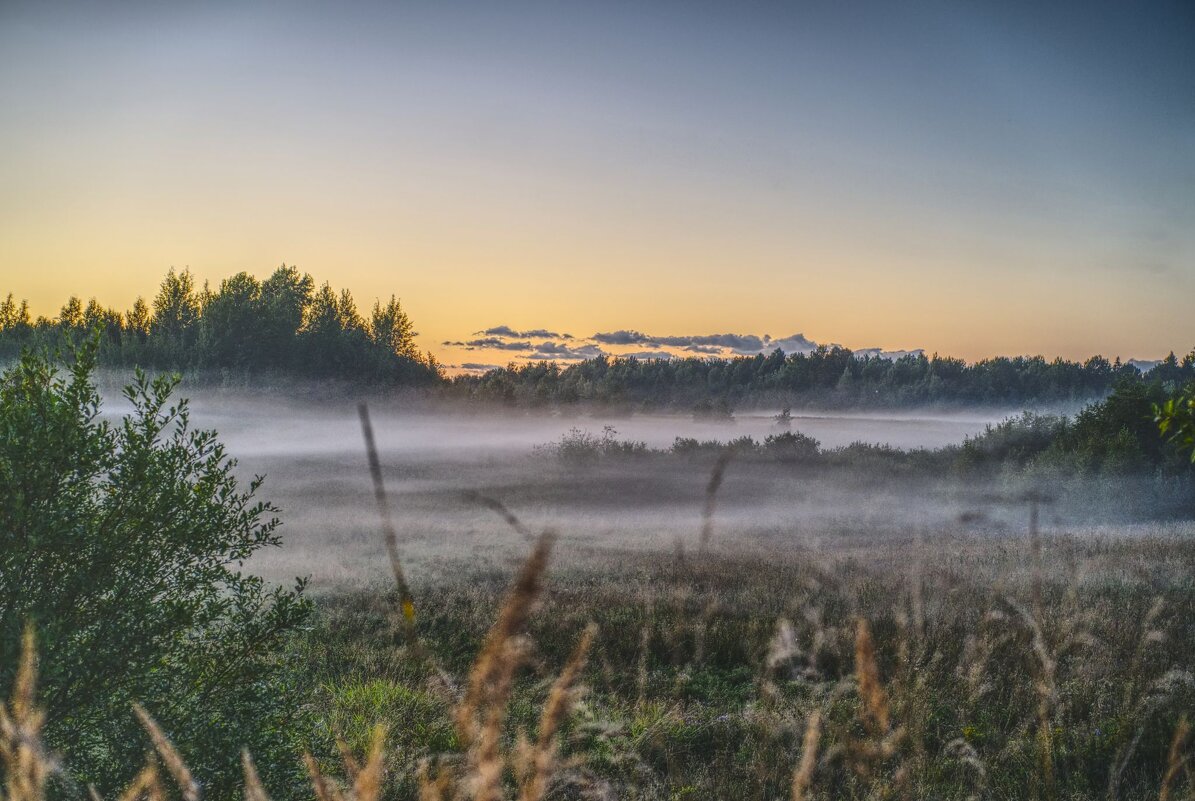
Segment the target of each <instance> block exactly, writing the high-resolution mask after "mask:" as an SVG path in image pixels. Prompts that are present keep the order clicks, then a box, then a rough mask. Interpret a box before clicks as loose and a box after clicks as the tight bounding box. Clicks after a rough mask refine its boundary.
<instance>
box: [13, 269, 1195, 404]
mask: <svg viewBox="0 0 1195 801" xmlns="http://www.w3.org/2000/svg"><path fill="white" fill-rule="evenodd" d="M97 331H98V332H99V334H98V335H99V338H100V346H99V352H98V356H97V359H98V362H99V364H100V365H102V366H106V367H134V366H140V367H145V368H150V369H157V370H174V371H178V372H182V373H185V374H187V376H188V378H190V379H195V380H199V381H203V380H211V379H213V378H214V379H217V380H222V381H227V380H229V379H231V380H233V381H240V382H244V383H249V382H253V381H268V380H271V379H273V378H276V377H295V378H306V379H316V380H322V379H336V380H338V381H343V382H346V383H360V384H366V385H375V386H376V385H382V386H391V387H413V388H435V389H436V390H437V392H439V393H440V394H441V395H442V396H447V397H455V398H459V399H466V400H470V401H478V402H485V403H498V404H503V405H508V406H516V407H539V406H569V405H576V404H587V405H596V406H603V407H606V408H607V409H609V410H617V411H624V412H632V411H635V410H637V409H670V410H680V411H686V412H688V411H691V412H693V413H695V414H699V415H712V416H719V415H727V414H730V413H731V411H732V410H733V409H735V408H743V407H752V406H754V407H763V406H792V407H798V408H799V407H805V408H839V409H841V408H902V407H905V408H907V407H915V406H926V405H931V406H935V405H936V406H989V407H1024V406H1040V405H1049V404H1078V403H1085V402H1087V401H1090V400H1094V399H1098V398H1103V397H1105V396H1107V395H1108V394H1109V393H1110V392H1111V391H1112V390H1113V388H1115V387H1116V386H1118V385H1120V384H1122V383H1126V382H1127V383H1134V382H1144V383H1157V384H1159V385H1161V386H1162V387H1165V388H1167V389H1168V391H1169V393H1170V394H1171V395H1174V394H1175V393H1176V392H1177V390H1178V389H1179V388H1181V387H1182V386H1184V385H1190V384H1192V383H1195V351H1193V352H1192V353H1190V354H1188V355H1187V356H1186V357H1184V358H1182V359H1179V358H1178V357H1176V356H1175V355H1174V354H1173V353H1171V354H1170V355H1169V356H1168V357H1167V358H1166V359H1165V360H1164V361H1163V362H1162V363H1161V364H1159V365H1158V366H1157V367H1155V368H1154V369H1153V370H1151V371H1150V372H1149V373H1148V375H1147V376H1146V377H1143V376H1142V373H1141V371H1140V370H1138V369H1137V368H1136V367H1135V366H1133V365H1131V364H1128V363H1122V362H1121V361H1120V360H1119V359H1116V360H1115V361H1109V360H1108V359H1106V358H1104V357H1102V356H1093V357H1092V358H1090V359H1087V360H1086V361H1083V362H1078V361H1069V360H1065V359H1054V360H1052V361H1050V360H1046V359H1045V358H1043V357H1041V356H1015V357H998V358H993V359H984V360H981V361H977V362H974V363H967V362H965V361H963V360H962V359H955V358H950V357H947V356H940V355H938V354H934V355H933V356H926V355H924V354H913V355H907V356H903V357H901V358H898V359H888V358H884V357H880V356H875V355H871V354H858V353H854V352H852V351H851V350H850V349H849V348H843V347H820V348H817V349H816V350H813V351H811V352H808V353H789V354H786V353H784V352H783V351H781V350H775V351H773V352H772V353H770V354H758V355H755V356H737V357H732V358H699V357H692V358H673V359H639V358H634V357H620V356H599V357H597V358H593V359H587V360H585V361H581V362H577V363H574V364H567V365H561V364H558V363H555V362H535V363H530V364H510V365H508V366H507V367H504V368H498V369H494V370H490V371H487V372H486V373H484V374H480V375H461V376H457V377H456V378H454V379H452V380H451V381H449V380H448V379H447V378H446V377H445V374H444V370H443V369H442V367H441V365H440V364H439V363H437V361H436V359H435V357H433V356H432V355H431V354H430V353H421V352H420V351H419V348H418V347H417V345H416V343H415V331H414V327H413V324H412V322H411V319H410V318H409V317H408V315H407V313H406V311H405V310H404V309H403V308H402V305H401V304H400V303H399V302H398V300H397V299H396V298H394V297H393V296H392V297H391V298H390V299H389V301H387V302H386V303H381V302H375V303H374V304H373V307H372V308H371V309H370V310H369V312H368V313H367V314H362V313H361V312H360V311H359V310H358V308H357V304H356V302H355V301H354V299H353V297H352V295H351V294H350V293H349V291H348V290H347V289H345V290H341V291H336V290H335V289H333V288H332V286H331V285H330V284H328V283H324V284H323V285H321V286H319V287H318V288H317V287H316V284H315V281H314V280H313V279H312V278H311V276H310V275H307V274H305V273H300V272H299V271H298V270H297V269H295V268H294V267H288V266H285V265H283V266H282V267H280V268H278V269H277V270H275V271H274V272H273V274H272V275H270V276H269V278H267V279H265V280H264V281H259V280H258V279H257V278H255V277H254V276H252V275H250V274H249V273H245V272H241V273H238V274H236V275H234V276H232V277H230V278H227V279H225V280H224V281H222V282H221V283H220V286H219V287H218V288H217V289H216V290H214V291H213V290H212V289H210V288H209V287H208V286H207V285H206V284H205V285H204V286H203V287H197V286H196V283H195V279H194V277H193V276H192V274H191V273H190V272H189V271H188V270H182V271H181V272H180V271H175V270H173V269H172V270H170V271H169V272H168V273H167V274H166V277H165V278H164V279H163V281H162V283H161V285H160V286H159V288H158V291H157V293H156V295H154V297H153V298H152V300H151V301H149V302H146V300H145V299H143V298H138V299H137V300H136V302H135V303H134V304H133V306H132V308H130V309H129V310H127V311H124V312H120V311H118V310H116V309H112V308H107V307H104V306H102V305H101V304H100V303H98V302H97V301H96V300H95V299H92V300H91V301H89V302H88V303H86V304H84V303H83V302H82V300H81V299H80V298H78V297H71V298H70V299H69V300H68V301H67V302H66V304H65V305H63V307H62V309H61V310H60V311H59V313H58V316H57V317H55V318H47V317H38V318H36V319H33V318H32V317H31V314H30V312H29V306H28V304H27V303H26V302H24V301H22V302H17V301H16V300H14V298H13V296H12V295H11V294H10V295H9V296H8V297H7V299H5V300H4V301H3V302H0V360H4V361H11V360H14V359H15V358H16V357H17V356H19V354H20V353H21V352H22V351H23V350H26V349H33V350H47V351H53V350H57V349H61V348H62V347H63V346H64V345H68V344H76V345H77V344H78V342H80V341H81V340H82V339H84V338H86V337H88V336H92V335H94V332H97Z"/></svg>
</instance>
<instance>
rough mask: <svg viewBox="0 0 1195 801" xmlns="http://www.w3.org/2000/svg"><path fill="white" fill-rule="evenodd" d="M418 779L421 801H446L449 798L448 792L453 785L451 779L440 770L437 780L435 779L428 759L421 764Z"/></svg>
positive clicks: (437, 773) (437, 772)
mask: <svg viewBox="0 0 1195 801" xmlns="http://www.w3.org/2000/svg"><path fill="white" fill-rule="evenodd" d="M418 779H419V801H444V799H446V798H448V792H449V790H450V789H451V785H452V779H451V777H450V776H449V775H448V774H447V773H445V772H444V771H442V770H440V771H436V778H434V779H433V778H432V777H431V773H430V770H429V768H428V761H427V760H426V759H424V760H421V761H420V763H419V775H418Z"/></svg>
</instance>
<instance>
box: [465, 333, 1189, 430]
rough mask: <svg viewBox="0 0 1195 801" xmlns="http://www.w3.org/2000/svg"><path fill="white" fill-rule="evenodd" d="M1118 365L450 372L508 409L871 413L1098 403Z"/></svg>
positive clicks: (830, 354) (825, 358)
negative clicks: (583, 406)
mask: <svg viewBox="0 0 1195 801" xmlns="http://www.w3.org/2000/svg"><path fill="white" fill-rule="evenodd" d="M1141 380H1142V378H1141V372H1140V371H1139V370H1138V369H1137V368H1136V367H1134V366H1132V365H1130V364H1123V363H1121V362H1120V360H1119V359H1118V360H1116V361H1115V362H1110V361H1108V360H1107V359H1105V358H1103V357H1102V356H1095V357H1092V358H1090V359H1088V360H1087V361H1085V362H1072V361H1067V360H1064V359H1055V360H1053V361H1047V360H1046V359H1044V358H1042V357H1040V356H1032V357H1030V356H1017V357H1012V358H1009V357H1000V358H995V359H985V360H983V361H979V362H975V363H973V364H968V363H966V362H964V361H963V360H962V359H953V358H948V357H943V356H938V355H936V354H935V355H934V356H929V357H927V356H924V355H909V356H904V357H901V358H899V359H886V358H882V357H877V356H870V355H868V356H858V355H856V354H855V353H853V352H852V351H850V350H849V349H847V348H838V347H834V348H827V347H821V348H818V349H817V350H815V351H812V352H810V353H792V354H785V353H783V352H782V351H780V350H776V351H773V352H772V353H771V354H769V355H766V356H765V355H762V354H761V355H756V356H740V357H736V358H730V359H702V358H687V359H636V358H630V357H625V358H624V357H613V358H612V357H606V356H602V357H598V358H596V359H589V360H587V361H583V362H578V363H577V364H573V365H569V366H567V367H561V366H559V365H557V364H554V363H546V364H545V363H536V364H528V365H513V364H512V365H510V366H509V367H506V368H502V369H497V370H491V371H489V372H487V373H485V374H483V375H477V376H460V377H457V378H456V379H454V387H455V388H456V389H457V390H458V391H459V392H460V393H462V394H464V395H466V396H468V397H470V398H475V399H478V400H485V401H498V402H502V403H505V404H508V405H514V406H542V405H562V404H573V403H577V402H591V403H596V404H602V405H607V406H611V407H615V408H620V407H621V408H624V409H625V410H627V411H632V410H634V409H638V408H651V407H664V408H672V409H683V410H686V411H693V412H694V413H695V414H699V415H702V416H706V415H710V414H718V413H719V412H721V413H722V414H725V413H727V410H729V409H733V408H735V407H741V406H762V405H776V406H794V407H796V406H804V407H807V408H808V407H823V408H868V407H872V408H876V407H888V408H892V407H912V406H924V405H943V406H963V405H978V406H997V407H999V406H1005V407H1011V406H1025V405H1036V404H1048V403H1069V402H1083V401H1087V400H1091V399H1095V398H1100V397H1103V396H1105V395H1107V394H1108V393H1109V392H1111V390H1112V388H1113V387H1114V386H1116V385H1117V384H1118V383H1121V382H1125V381H1129V382H1133V381H1141ZM1149 380H1150V381H1151V382H1156V383H1159V384H1161V385H1163V386H1171V387H1177V386H1181V385H1182V384H1183V383H1186V382H1189V381H1192V380H1195V352H1192V353H1191V354H1190V355H1188V356H1186V357H1185V358H1184V359H1182V360H1179V359H1178V358H1177V357H1176V356H1175V355H1174V354H1173V353H1172V354H1170V356H1169V357H1168V358H1167V359H1166V360H1165V361H1163V362H1162V364H1160V365H1158V366H1157V367H1155V368H1154V369H1153V370H1152V371H1150V373H1149Z"/></svg>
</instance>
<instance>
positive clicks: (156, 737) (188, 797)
mask: <svg viewBox="0 0 1195 801" xmlns="http://www.w3.org/2000/svg"><path fill="white" fill-rule="evenodd" d="M133 712H134V714H136V715H137V720H139V721H141V725H142V726H143V727H144V728H145V730H146V731H147V732H149V738H150V739H151V740H153V744H154V748H155V749H156V750H157V752H158V756H160V757H161V758H162V762H164V763H165V765H166V769H167V770H168V771H170V775H171V777H172V778H173V779H174V783H175V784H176V785H178V790H179V792H180V793H181V794H182V797H183V799H184V801H199V783H198V782H196V781H195V779H194V777H192V776H191V771H190V770H188V768H187V765H186V763H185V762H183V759H182V757H181V756H179V754H178V751H176V750H175V748H174V744H173V743H171V742H170V740H169V738H167V737H166V734H165V733H164V732H163V731H162V729H161V727H160V726H158V724H157V721H155V720H154V719H153V718H152V717H150V716H149V713H148V712H146V711H145V708H144V707H142V706H141V705H140V704H133Z"/></svg>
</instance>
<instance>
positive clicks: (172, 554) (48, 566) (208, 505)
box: [0, 340, 310, 797]
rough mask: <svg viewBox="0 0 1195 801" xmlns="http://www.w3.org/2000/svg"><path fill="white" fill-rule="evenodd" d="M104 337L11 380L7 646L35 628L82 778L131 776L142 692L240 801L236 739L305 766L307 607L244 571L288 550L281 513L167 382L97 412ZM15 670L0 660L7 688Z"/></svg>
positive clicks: (54, 714)
mask: <svg viewBox="0 0 1195 801" xmlns="http://www.w3.org/2000/svg"><path fill="white" fill-rule="evenodd" d="M96 347H97V345H96V342H95V340H91V341H89V342H88V343H86V344H85V345H84V346H83V347H82V348H81V349H80V350H79V351H78V352H77V353H76V355H75V361H74V363H73V365H72V366H71V367H70V369H69V371H68V372H67V373H66V374H59V373H58V372H57V371H56V370H55V369H54V368H53V367H52V366H51V365H50V363H49V362H48V361H47V360H45V359H43V358H40V357H36V356H33V355H25V356H24V357H23V358H22V359H21V361H20V362H19V363H18V364H17V365H16V366H15V367H13V368H11V369H10V370H9V371H7V372H6V373H5V374H4V375H3V378H2V380H0V653H4V654H15V653H17V652H18V651H19V647H18V645H19V642H20V638H21V635H22V631H23V630H24V629H25V627H26V626H27V625H31V626H33V627H34V628H35V630H36V632H37V637H38V640H39V642H40V645H41V652H42V657H43V662H42V664H43V668H42V675H43V685H44V695H43V699H44V703H45V705H46V708H47V713H48V718H47V735H48V737H47V739H48V741H49V744H50V745H51V746H52V747H53V748H55V749H61V750H63V751H68V752H69V753H70V754H71V763H70V765H71V774H70V777H71V780H79V781H83V782H94V783H95V784H96V785H97V786H98V787H100V788H101V789H111V788H114V787H116V786H119V785H121V784H122V783H123V782H125V781H127V780H128V778H129V776H128V775H127V772H128V770H129V769H130V768H131V766H135V765H136V764H138V763H139V761H140V754H141V751H142V749H143V747H144V746H143V743H142V740H141V738H140V736H139V735H137V734H136V731H137V730H138V726H137V723H136V721H135V719H134V717H133V715H132V713H131V708H130V707H131V704H132V702H134V701H139V702H140V703H142V704H143V705H144V706H145V707H146V708H147V709H148V710H149V711H150V713H151V714H153V715H154V716H155V717H156V718H157V719H158V720H159V721H161V723H162V725H163V726H164V727H165V728H166V729H167V730H168V731H169V732H170V733H171V736H172V737H173V738H174V739H175V740H176V741H177V742H178V743H179V744H180V746H181V747H183V748H185V749H186V751H187V752H188V753H189V755H190V756H191V759H192V761H193V767H194V768H195V771H196V774H197V775H198V777H199V778H200V780H201V781H202V783H203V784H204V785H205V786H206V787H207V788H209V792H210V794H211V795H212V796H213V797H231V795H232V792H233V787H234V786H235V785H236V783H237V781H238V773H239V765H238V757H239V751H240V748H241V747H242V746H244V745H248V746H249V747H250V748H252V749H253V751H254V752H255V753H256V754H258V755H260V758H262V759H269V760H271V761H276V762H278V763H280V764H287V763H289V764H294V751H293V750H292V748H291V747H292V744H293V738H294V736H295V733H297V732H299V731H300V730H301V729H302V726H300V725H296V724H298V723H301V721H302V719H303V714H302V713H301V712H298V711H297V710H299V709H301V706H300V703H299V699H298V697H297V696H296V694H295V692H294V691H293V681H292V676H291V674H290V670H291V669H292V668H290V667H288V666H287V665H285V664H284V663H283V662H281V661H280V660H278V659H277V653H278V651H279V649H280V648H281V646H282V645H283V644H284V641H285V640H286V639H287V637H288V636H289V635H290V634H291V633H292V632H294V631H296V630H297V629H299V628H301V627H302V626H303V625H304V623H305V621H306V620H307V618H308V614H309V611H310V610H309V604H308V602H307V601H306V600H305V599H304V598H303V596H302V594H301V589H302V587H301V586H299V587H296V588H295V589H294V590H286V589H282V588H279V589H274V590H269V589H267V588H266V587H265V585H264V584H263V582H262V581H261V579H259V578H256V577H253V576H248V575H245V574H243V573H242V572H241V566H242V564H243V563H244V561H245V560H246V559H247V558H248V557H249V556H251V555H252V554H253V553H254V552H255V551H257V550H259V549H261V548H264V547H267V546H271V545H276V544H278V542H279V536H278V532H277V527H278V521H277V519H275V518H274V517H273V514H274V512H275V509H274V508H273V507H272V506H270V505H269V504H267V503H262V502H260V501H257V500H255V498H254V494H255V492H256V491H257V489H258V488H259V485H260V479H255V480H254V481H252V482H251V483H250V484H249V485H248V487H247V488H243V487H241V486H240V485H239V484H238V482H237V479H236V478H235V477H234V475H233V472H232V471H233V467H234V464H235V463H234V462H233V461H232V460H230V459H229V458H228V457H227V456H226V455H225V452H224V448H223V446H222V445H221V444H220V443H219V442H218V441H217V439H216V436H215V433H214V432H211V431H195V430H192V429H191V428H190V426H189V424H188V411H187V406H186V403H185V401H184V402H178V403H173V404H172V401H171V399H170V394H171V391H172V388H173V386H174V381H173V380H171V379H167V378H160V379H157V380H154V381H152V382H151V381H149V380H147V379H146V378H145V377H144V376H143V375H141V374H138V376H137V379H136V381H135V382H134V383H133V384H132V385H131V386H129V387H128V388H127V389H126V390H125V398H126V400H127V401H128V402H129V403H130V404H131V405H132V411H131V412H130V413H129V414H128V416H126V417H124V418H123V419H121V420H119V421H117V422H108V421H105V420H102V419H101V418H100V416H99V411H100V397H99V395H98V393H97V391H96V389H95V387H94V386H93V384H92V383H91V381H90V372H91V370H92V368H93V366H94V363H95V357H96ZM15 668H16V665H15V663H14V660H13V659H5V660H3V661H0V685H4V686H8V685H9V684H10V683H11V681H12V678H13V671H14V670H15ZM276 778H278V777H276ZM283 778H285V775H283Z"/></svg>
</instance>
